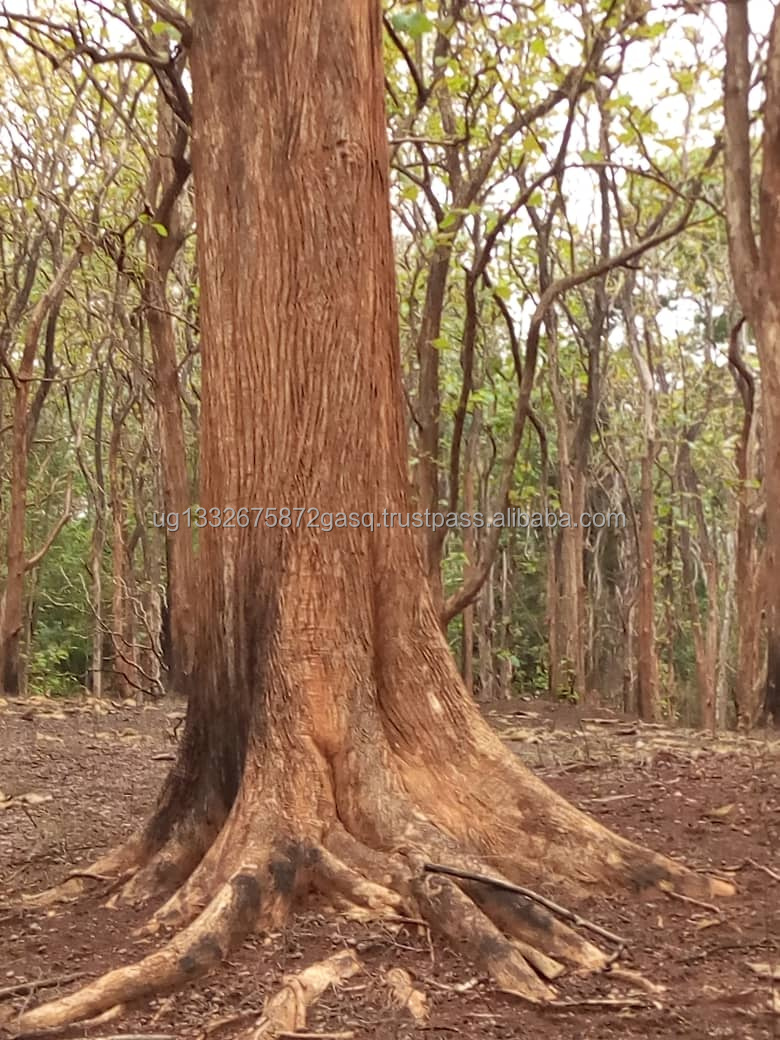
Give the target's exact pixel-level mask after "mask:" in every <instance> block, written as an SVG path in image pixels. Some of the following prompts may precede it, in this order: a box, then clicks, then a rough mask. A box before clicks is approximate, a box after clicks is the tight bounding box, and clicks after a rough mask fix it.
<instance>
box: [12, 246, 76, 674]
mask: <svg viewBox="0 0 780 1040" xmlns="http://www.w3.org/2000/svg"><path fill="white" fill-rule="evenodd" d="M85 252H86V246H80V247H79V248H78V249H77V250H75V251H74V252H73V253H72V254H71V256H70V257H69V258H68V259H67V260H66V261H65V262H64V263H63V264H62V266H61V267H60V268H59V270H58V271H57V272H56V274H55V275H54V278H53V279H52V281H51V284H50V285H49V287H48V289H47V290H46V291H45V292H44V294H43V296H42V297H41V298H40V300H39V301H38V303H37V304H36V306H35V309H34V310H33V313H32V316H31V317H30V320H29V322H28V325H27V332H26V334H25V340H24V349H23V351H22V358H21V361H20V364H19V368H18V370H17V372H16V374H15V376H14V378H13V385H14V398H13V428H12V432H11V496H10V497H11V501H10V507H9V511H8V540H7V543H6V583H5V588H4V590H3V595H2V600H1V601H0V690H5V691H6V692H7V693H11V694H16V693H18V692H19V682H20V671H19V640H20V636H21V633H22V627H23V625H24V574H25V570H26V563H27V561H26V557H25V545H24V541H25V518H26V513H27V470H28V465H29V454H30V444H31V441H32V436H33V434H34V432H35V431H34V429H32V428H31V422H30V412H31V406H32V403H33V402H31V400H30V390H31V386H32V381H33V379H34V378H35V371H34V367H35V358H36V356H37V353H38V346H39V340H40V334H41V329H42V328H43V323H44V321H45V320H46V317H47V315H48V313H49V311H50V310H51V309H52V308H56V306H57V302H58V301H59V299H60V298H61V295H62V293H63V292H64V290H65V286H66V285H67V283H68V281H69V280H70V278H71V276H72V275H73V272H74V271H75V270H76V268H77V267H78V265H79V263H80V262H81V258H82V256H83V255H84V253H85Z"/></svg>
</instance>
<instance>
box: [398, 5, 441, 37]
mask: <svg viewBox="0 0 780 1040" xmlns="http://www.w3.org/2000/svg"><path fill="white" fill-rule="evenodd" d="M391 21H392V23H393V28H394V29H395V30H396V31H397V32H406V33H408V34H409V35H410V36H413V37H414V38H415V39H419V37H420V36H423V35H424V34H425V33H427V32H430V31H431V30H432V29H433V27H434V26H433V22H432V21H431V20H430V18H429V17H428V15H427V14H426V13H425V12H424V11H399V12H398V14H395V15H393V17H392V19H391Z"/></svg>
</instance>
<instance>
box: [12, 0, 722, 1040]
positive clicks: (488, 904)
mask: <svg viewBox="0 0 780 1040" xmlns="http://www.w3.org/2000/svg"><path fill="white" fill-rule="evenodd" d="M193 8H194V14H195V23H194V26H193V53H192V74H193V90H194V115H195V122H194V144H193V169H194V173H195V182H196V196H197V220H198V227H199V229H200V236H201V238H200V243H199V260H200V265H201V266H200V273H201V284H202V287H203V295H202V330H203V362H204V373H203V422H202V442H201V448H202V493H201V498H202V501H204V502H206V503H213V504H218V505H220V506H221V507H224V505H226V504H233V505H234V506H240V505H246V506H257V507H260V506H261V505H262V506H264V507H267V508H275V509H276V510H277V511H279V510H280V509H282V508H288V509H290V510H293V509H295V508H300V507H303V506H305V505H315V506H316V507H317V508H319V509H320V510H322V511H334V512H339V511H342V510H344V511H347V512H349V511H350V510H356V511H358V512H365V511H366V510H373V511H374V513H375V514H381V513H382V512H383V510H385V509H388V510H396V509H397V510H400V511H401V512H405V511H406V510H407V508H408V507H409V502H410V492H409V487H408V482H407V474H406V466H405V453H406V443H405V432H404V425H403V413H402V395H401V375H400V358H399V347H398V329H397V321H396V297H395V284H394V265H393V250H392V239H391V231H390V218H389V196H388V161H387V143H386V135H385V123H384V109H383V90H384V83H383V74H382V50H381V46H382V35H381V16H380V8H379V4H378V3H376V4H373V3H372V4H355V3H352V2H350V0H332V2H331V3H328V4H323V5H322V6H320V7H317V8H316V10H315V11H312V8H311V5H310V4H309V3H308V2H307V3H302V2H297V0H293V2H292V3H290V2H289V0H285V2H284V3H282V2H281V0H241V2H240V3H236V4H230V5H228V4H215V3H213V2H212V0H198V2H197V3H195V4H193ZM239 99H240V102H241V103H240V104H239V103H238V101H239ZM260 107H263V108H264V118H263V119H262V120H261V121H258V120H257V118H256V113H257V111H258V110H259V109H260ZM226 185H229V187H230V190H229V191H226V190H225V186H226ZM239 256H240V258H241V262H240V263H236V262H235V261H236V258H237V257H239ZM258 402H262V409H258ZM367 416H368V417H370V419H371V421H370V422H369V421H367V418H366V417H367ZM278 515H279V514H278V512H277V518H278ZM284 516H285V520H286V518H287V514H284ZM293 517H294V514H293V515H292V516H291V524H290V526H281V525H280V524H279V523H278V522H277V523H276V524H274V525H273V526H264V527H261V528H256V527H254V526H252V525H250V526H248V527H246V528H241V527H235V528H234V527H228V528H226V527H221V528H208V527H207V528H205V529H204V531H203V542H202V546H201V554H200V556H199V573H200V584H199V592H200V595H199V599H198V607H199V609H198V633H197V635H198V642H197V647H196V655H195V668H194V672H193V682H192V685H191V689H190V700H189V707H188V718H187V723H186V732H185V737H184V747H183V749H182V752H181V756H180V760H179V762H178V763H177V765H176V767H175V770H174V773H173V774H172V778H171V780H170V781H169V784H168V787H167V789H166V793H165V794H164V797H163V801H162V803H161V807H160V809H159V810H158V813H157V816H156V818H155V821H154V822H153V825H152V827H151V828H150V830H149V831H147V833H146V835H144V836H143V837H142V838H141V839H140V840H138V841H136V842H131V843H130V844H129V845H128V846H127V847H126V848H125V849H124V850H123V851H122V852H121V853H118V854H117V855H116V856H114V857H113V859H111V858H110V857H109V861H108V862H109V865H110V866H111V868H112V869H114V870H116V869H118V868H124V869H131V870H137V869H138V867H139V865H140V864H141V863H147V857H148V855H149V852H150V848H151V847H152V846H153V845H154V844H155V843H156V844H157V845H158V846H159V845H160V844H161V843H162V842H163V840H164V837H163V836H164V835H165V834H166V833H167V834H168V835H171V834H174V836H175V840H174V841H173V842H172V843H170V842H169V843H168V847H167V848H164V849H163V851H162V854H161V855H160V856H158V857H157V863H158V865H159V864H160V863H162V862H165V863H167V865H168V866H171V867H173V869H174V876H175V878H176V879H177V880H178V879H179V878H180V877H181V876H182V875H183V874H187V873H189V871H191V870H192V867H193V865H194V862H197V860H198V859H200V856H202V857H203V858H202V859H200V862H199V864H198V866H197V868H196V869H195V870H194V872H192V873H191V875H190V876H189V878H188V880H187V881H186V883H185V884H184V885H183V886H182V887H181V888H179V889H178V891H177V892H176V893H175V894H174V895H173V896H172V898H171V899H170V900H169V901H168V903H167V904H165V905H164V906H163V907H162V908H161V910H160V911H158V913H157V914H156V915H155V918H154V922H155V923H156V924H160V923H161V922H166V923H168V924H178V925H179V926H181V931H180V932H178V934H176V935H175V937H174V938H173V939H172V940H171V941H170V942H167V943H166V944H164V945H163V946H162V947H161V948H160V949H158V950H156V951H155V952H153V953H151V954H149V955H148V956H147V957H145V958H144V959H143V960H142V961H140V962H139V963H138V964H136V965H131V966H128V967H126V968H121V969H118V970H117V971H114V972H110V973H108V974H107V975H105V976H103V977H102V978H100V979H97V980H96V981H94V982H92V983H90V984H89V985H87V986H86V987H84V989H82V990H81V991H78V992H77V993H75V994H72V995H70V996H67V997H64V998H62V999H60V1000H57V1001H53V1002H52V1003H50V1004H48V1005H44V1006H43V1007H41V1008H38V1009H35V1010H32V1011H30V1012H27V1013H26V1014H24V1015H22V1017H21V1019H20V1020H18V1021H17V1023H16V1024H17V1026H18V1028H19V1029H24V1030H32V1029H41V1028H46V1027H51V1026H54V1025H62V1024H63V1023H65V1022H70V1021H74V1020H76V1019H78V1018H83V1017H86V1016H89V1015H95V1014H97V1013H100V1012H101V1011H103V1010H105V1009H106V1008H108V1007H111V1006H115V1005H116V1004H126V1003H128V1002H129V1001H131V1000H135V999H138V998H140V997H144V996H147V995H148V994H150V993H152V992H155V991H157V990H159V989H161V988H170V987H172V986H175V985H178V984H180V983H181V982H182V981H183V980H184V979H185V978H187V979H191V978H192V977H193V976H194V975H196V974H199V973H200V972H202V971H205V970H208V969H209V968H210V967H212V966H213V965H214V963H215V962H216V961H218V960H219V959H220V958H221V957H222V956H224V955H225V954H226V952H227V951H228V950H229V949H230V948H231V947H232V946H233V945H235V943H236V942H237V941H238V940H239V939H240V938H241V936H243V935H244V934H246V932H247V931H249V930H250V929H253V928H256V927H273V926H276V925H277V924H278V923H279V922H280V921H282V920H283V919H284V917H285V916H286V914H287V913H288V912H289V908H290V906H291V904H292V903H293V902H294V901H295V900H297V899H300V898H302V897H303V896H304V895H306V894H307V893H309V892H310V891H311V890H312V889H314V890H315V891H320V892H324V893H325V894H326V896H327V897H328V899H329V901H332V900H333V899H334V898H337V899H338V902H339V904H340V905H342V906H346V907H348V908H349V907H353V908H354V907H355V906H356V905H359V906H366V905H369V906H371V907H372V909H373V911H374V912H375V913H378V912H381V911H382V910H384V911H385V912H388V913H393V914H396V915H397V914H398V913H399V911H400V912H402V913H404V914H407V915H409V914H412V913H414V914H421V915H423V917H424V918H425V919H426V920H428V921H429V922H430V923H431V927H432V928H433V929H434V930H436V932H438V933H440V934H443V935H444V936H446V937H448V938H450V939H453V940H454V939H457V940H458V941H459V942H462V943H463V944H464V946H463V948H465V949H466V950H468V951H469V952H470V953H471V954H472V955H473V956H474V958H475V959H476V960H477V961H478V962H479V963H480V964H481V965H482V967H483V969H484V970H485V971H487V972H489V973H490V974H491V975H492V976H493V977H494V978H495V979H496V980H497V981H498V982H499V984H500V985H501V986H502V987H503V988H505V989H507V990H509V991H511V992H514V993H516V994H518V995H520V996H522V997H524V998H526V999H528V1000H531V1001H544V1000H547V999H549V998H550V997H551V996H552V994H553V991H552V990H551V989H550V987H549V984H548V980H549V978H550V977H551V976H552V975H556V974H560V973H561V972H562V971H563V966H564V964H569V965H577V966H579V967H582V968H586V969H589V970H593V969H601V968H603V967H604V966H605V965H606V963H607V959H606V957H605V956H604V955H603V954H602V953H601V951H599V950H597V949H596V948H595V947H593V946H592V944H591V943H589V942H588V941H587V940H585V939H583V938H582V936H580V935H579V934H577V933H576V932H574V931H573V930H572V929H571V928H569V927H568V926H565V925H563V924H561V923H560V922H559V921H558V920H556V919H555V918H554V917H553V916H552V915H551V914H550V913H549V912H548V911H547V910H545V909H543V908H542V907H541V906H539V905H536V904H534V903H533V902H532V901H530V900H528V899H526V898H524V897H522V898H521V897H519V896H516V895H509V894H508V893H502V895H501V898H497V897H496V896H495V894H492V893H490V892H485V891H483V886H480V885H475V884H469V883H462V884H458V885H456V884H455V883H454V882H452V881H449V880H435V879H432V878H431V876H430V875H429V874H427V873H426V872H425V870H424V862H425V860H426V859H429V860H434V861H438V862H445V863H449V864H450V865H451V866H453V867H455V868H458V869H461V870H462V869H464V868H465V869H466V870H471V871H477V872H480V873H483V874H484V873H490V872H493V873H495V872H496V871H499V872H503V873H505V874H507V875H509V876H511V877H514V878H515V879H517V880H521V879H523V878H525V879H531V878H533V877H534V876H538V875H539V874H540V873H543V874H544V876H545V879H547V880H557V881H558V883H559V884H561V885H562V886H563V887H569V888H570V889H571V890H573V891H578V892H581V891H583V890H587V889H588V888H590V887H592V886H594V885H595V886H598V885H605V884H613V885H619V886H621V887H622V888H623V889H624V890H628V891H632V890H634V891H636V890H641V889H645V888H648V887H652V886H653V885H657V884H659V883H661V882H668V883H670V884H672V885H675V886H678V887H680V888H682V889H685V890H686V891H689V892H690V893H691V894H696V893H698V894H699V895H701V896H708V897H711V895H712V894H713V892H717V891H722V892H726V891H729V888H728V886H725V885H724V884H723V883H720V882H714V881H712V882H710V881H708V880H706V879H703V878H700V877H698V876H697V875H693V874H691V873H690V872H688V871H686V870H685V869H684V868H682V867H680V866H679V865H677V864H674V863H673V862H671V861H670V860H667V859H665V858H664V857H662V856H658V855H655V854H653V853H650V852H648V851H646V850H643V849H640V848H638V847H637V846H635V845H633V844H631V843H630V842H628V841H625V840H623V839H620V838H618V837H617V836H616V835H614V834H612V833H610V832H609V831H607V830H606V829H605V828H603V827H602V826H600V825H599V824H598V823H596V821H594V820H592V819H590V818H589V817H587V816H585V815H584V814H582V813H580V812H579V811H578V810H576V809H575V808H574V807H573V806H571V805H569V804H568V803H567V802H565V801H564V800H563V799H561V798H560V797H559V796H557V795H556V794H554V793H553V791H552V790H550V789H549V788H547V787H546V786H545V785H544V784H543V783H542V782H541V781H539V780H538V779H536V778H535V777H534V776H533V775H532V774H531V773H529V772H528V771H527V770H526V769H525V768H524V767H523V766H521V765H520V763H519V761H518V760H517V759H516V758H515V757H514V756H513V755H511V754H510V753H509V752H508V751H507V749H506V748H505V747H504V745H503V744H502V743H501V742H500V740H499V739H498V738H497V737H496V736H495V734H494V733H493V732H492V731H491V730H490V728H489V727H488V726H487V725H486V724H485V723H484V721H483V720H482V719H481V718H480V716H479V713H478V712H477V710H476V707H475V706H474V703H473V700H472V699H471V698H470V697H469V695H468V693H467V691H466V690H465V688H464V686H463V683H462V681H461V679H460V677H459V675H458V673H457V670H456V668H455V664H454V661H453V660H452V658H451V655H450V653H449V650H448V647H447V643H446V640H445V637H444V634H443V632H442V630H441V626H440V622H439V615H438V612H437V611H436V609H435V605H434V600H433V595H432V593H431V590H430V588H429V586H428V584H427V581H426V579H425V566H424V562H423V557H422V546H421V545H420V544H419V542H418V540H417V537H416V533H415V532H414V530H410V529H399V528H398V527H394V528H389V527H378V528H376V529H375V530H374V531H373V532H371V531H370V530H367V529H366V528H365V527H361V526H356V527H346V528H334V529H333V530H332V531H330V532H329V533H325V532H324V531H322V529H316V528H313V527H309V526H306V525H305V524H301V526H297V525H296V523H295V521H294V519H293ZM182 778H186V780H187V782H186V783H183V782H182ZM193 792H197V795H195V794H194V793H193ZM187 815H189V820H190V823H191V829H190V832H189V833H187V831H186V830H185V829H184V828H183V827H182V826H181V821H182V820H183V819H184V818H185V817H186V816H187ZM177 821H178V822H177ZM217 832H218V834H217ZM215 835H216V838H215ZM214 838H215V840H213V839H214ZM185 839H188V840H186V841H185ZM204 851H205V855H203V852H204ZM485 857H489V862H490V868H487V866H486V864H485V865H483V860H484V858H485ZM103 866H105V861H104V864H103ZM139 878H143V882H142V883H139ZM151 880H152V879H151V876H150V873H149V868H148V865H147V866H145V867H144V869H143V870H142V871H141V872H140V873H139V874H137V875H136V878H135V881H134V886H135V887H134V890H135V893H136V894H147V895H148V894H149V893H150V891H151V890H152V889H154V890H155V891H156V890H157V887H159V882H160V881H162V880H167V881H168V882H170V880H171V876H170V875H169V876H168V877H167V878H163V877H162V876H161V875H160V874H159V872H158V874H157V876H156V877H155V878H154V880H155V881H156V882H157V883H158V884H157V885H156V886H152V885H151V884H150V881H151ZM204 907H205V909H204Z"/></svg>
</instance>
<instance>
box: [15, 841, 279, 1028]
mask: <svg viewBox="0 0 780 1040" xmlns="http://www.w3.org/2000/svg"><path fill="white" fill-rule="evenodd" d="M297 871H298V863H297V862H295V861H294V860H293V859H292V858H290V857H289V856H288V855H286V854H285V853H282V854H281V855H279V856H278V857H276V858H275V859H273V860H271V861H270V862H268V863H267V864H266V866H265V869H263V870H261V869H259V868H258V867H257V866H254V865H252V864H247V865H246V866H245V867H244V868H243V869H242V870H240V871H239V872H237V873H236V874H235V875H234V876H233V877H232V878H231V879H230V880H229V881H228V882H227V883H226V884H225V885H224V886H223V887H222V888H221V889H220V891H219V892H218V893H217V895H216V896H215V897H214V899H213V900H212V902H211V903H210V904H209V906H208V907H207V908H206V909H205V910H204V911H203V913H202V914H201V915H200V916H199V917H198V918H196V920H195V921H193V922H192V924H191V925H189V926H188V927H187V928H185V929H184V930H183V931H181V932H179V933H178V934H177V935H176V937H175V938H174V939H172V940H171V941H170V942H169V943H167V944H166V945H165V946H163V947H162V948H161V949H159V950H157V951H155V952H154V953H151V954H149V956H147V957H145V958H143V960H141V961H138V962H137V963H136V964H132V965H128V966H127V967H123V968H118V969H117V970H116V971H110V972H108V973H107V974H106V975H103V976H101V977H100V978H99V979H96V980H95V981H94V982H91V983H89V984H88V985H86V986H84V987H83V988H82V989H80V990H77V991H76V992H75V993H71V994H69V995H68V996H66V997H61V998H60V999H58V1000H53V1001H51V1002H50V1003H48V1004H43V1005H42V1006H41V1007H39V1008H35V1009H33V1010H31V1011H27V1012H25V1013H24V1014H23V1015H21V1017H20V1018H18V1019H17V1020H16V1022H14V1023H13V1025H14V1028H15V1029H16V1030H18V1031H20V1032H32V1031H36V1030H41V1029H53V1028H62V1027H64V1026H66V1025H69V1024H71V1023H72V1022H78V1021H80V1020H82V1019H85V1018H93V1017H94V1016H95V1015H99V1014H101V1013H102V1012H104V1011H107V1010H108V1009H110V1008H112V1007H113V1006H114V1005H117V1004H128V1003H131V1002H132V1001H135V1000H139V999H141V998H144V997H147V996H150V995H151V994H153V993H160V992H164V991H166V990H170V989H173V988H174V987H176V986H179V985H182V984H183V983H185V982H188V981H190V980H191V979H193V978H197V977H198V976H199V975H202V974H203V973H204V972H206V971H208V970H210V969H211V968H212V967H214V965H216V964H218V963H219V962H220V961H221V960H222V959H223V958H224V957H225V956H226V954H227V953H228V951H229V950H230V949H232V948H233V947H234V946H235V945H236V943H237V942H239V941H240V940H241V939H242V938H243V937H244V936H245V935H246V934H247V933H248V932H249V931H250V930H251V929H252V928H253V927H254V925H255V922H256V921H257V920H258V917H259V916H260V914H261V912H262V915H263V917H264V919H267V920H269V921H279V920H281V919H283V918H284V916H285V913H286V911H287V909H288V907H289V903H290V901H291V898H292V894H293V891H294V888H295V880H296V875H297Z"/></svg>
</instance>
